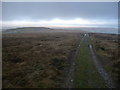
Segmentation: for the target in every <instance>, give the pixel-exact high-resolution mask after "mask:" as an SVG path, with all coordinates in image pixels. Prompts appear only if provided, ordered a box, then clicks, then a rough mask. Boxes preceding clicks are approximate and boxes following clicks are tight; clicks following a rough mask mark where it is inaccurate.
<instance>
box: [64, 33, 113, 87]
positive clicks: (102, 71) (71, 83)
mask: <svg viewBox="0 0 120 90" xmlns="http://www.w3.org/2000/svg"><path fill="white" fill-rule="evenodd" d="M84 38H89V35H88V34H84V36H83V37H82V39H81V40H80V41H79V42H78V44H77V46H76V47H77V48H76V49H75V51H74V52H73V53H72V55H71V65H70V69H69V72H68V75H67V78H66V83H65V84H66V85H65V87H66V88H69V89H71V88H75V86H74V71H75V65H76V57H77V54H78V51H79V48H80V44H81V43H82V41H83V40H84ZM88 41H89V40H88ZM89 49H90V50H89V51H90V53H91V57H92V60H93V62H94V65H95V67H96V69H97V71H98V72H99V74H100V76H101V77H102V78H103V80H104V82H105V84H106V85H105V86H106V87H108V88H115V85H114V82H113V80H112V79H111V77H110V76H109V74H108V73H107V72H106V71H105V69H104V68H103V67H102V65H101V63H100V62H99V60H98V58H97V56H96V54H95V52H94V50H93V46H92V45H91V44H90V41H89Z"/></svg>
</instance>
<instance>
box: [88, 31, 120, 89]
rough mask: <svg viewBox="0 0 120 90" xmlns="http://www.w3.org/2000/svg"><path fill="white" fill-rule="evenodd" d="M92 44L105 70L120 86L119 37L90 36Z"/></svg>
mask: <svg viewBox="0 0 120 90" xmlns="http://www.w3.org/2000/svg"><path fill="white" fill-rule="evenodd" d="M90 37H91V40H92V43H93V45H94V48H95V50H96V53H97V54H98V57H99V58H100V61H101V63H102V65H103V66H104V68H105V69H106V70H107V71H108V72H109V74H110V75H111V76H112V78H113V79H114V81H115V82H116V85H117V87H119V85H120V53H119V52H120V50H119V47H120V46H119V43H118V39H119V36H118V35H114V34H93V33H92V34H90Z"/></svg>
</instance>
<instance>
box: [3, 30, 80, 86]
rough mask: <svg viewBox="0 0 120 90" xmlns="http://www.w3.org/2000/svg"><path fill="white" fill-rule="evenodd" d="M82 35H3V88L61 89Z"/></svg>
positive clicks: (60, 33) (65, 33)
mask: <svg viewBox="0 0 120 90" xmlns="http://www.w3.org/2000/svg"><path fill="white" fill-rule="evenodd" d="M79 36H80V33H78V32H77V33H73V32H59V33H58V32H56V33H33V34H31V33H24V34H3V39H2V41H3V46H2V48H3V49H2V59H3V62H2V65H3V75H2V76H3V77H2V80H3V81H2V82H3V84H2V85H3V88H51V87H52V88H54V87H62V86H63V84H64V82H63V81H64V79H65V78H66V77H65V74H66V73H67V70H68V69H69V66H70V61H69V58H68V57H69V55H70V53H71V52H72V50H73V46H74V45H75V44H76V43H77V41H78V37H79Z"/></svg>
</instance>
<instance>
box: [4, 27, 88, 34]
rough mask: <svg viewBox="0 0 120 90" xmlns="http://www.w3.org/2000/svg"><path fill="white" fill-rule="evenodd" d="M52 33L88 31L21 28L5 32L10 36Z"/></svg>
mask: <svg viewBox="0 0 120 90" xmlns="http://www.w3.org/2000/svg"><path fill="white" fill-rule="evenodd" d="M42 32H43V33H44V32H47V33H50V32H81V33H84V32H86V31H82V30H75V29H73V30H71V29H68V30H66V29H55V28H48V27H21V28H14V29H7V30H5V31H3V34H8V33H12V34H13V33H42Z"/></svg>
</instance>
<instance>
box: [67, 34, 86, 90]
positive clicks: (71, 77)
mask: <svg viewBox="0 0 120 90" xmlns="http://www.w3.org/2000/svg"><path fill="white" fill-rule="evenodd" d="M84 38H85V36H82V38H79V41H78V42H77V44H76V46H75V48H74V50H73V52H72V53H71V55H70V62H71V64H70V68H69V71H68V75H67V78H66V81H65V88H69V89H71V88H75V87H74V71H75V65H76V58H77V54H78V52H79V48H80V45H81V43H82V41H83V40H84Z"/></svg>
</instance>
